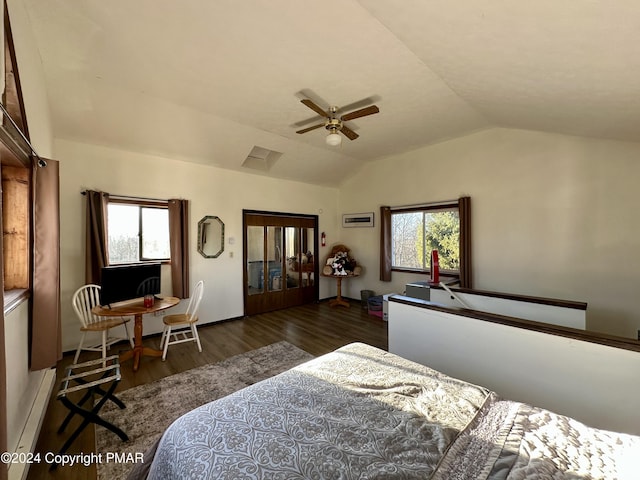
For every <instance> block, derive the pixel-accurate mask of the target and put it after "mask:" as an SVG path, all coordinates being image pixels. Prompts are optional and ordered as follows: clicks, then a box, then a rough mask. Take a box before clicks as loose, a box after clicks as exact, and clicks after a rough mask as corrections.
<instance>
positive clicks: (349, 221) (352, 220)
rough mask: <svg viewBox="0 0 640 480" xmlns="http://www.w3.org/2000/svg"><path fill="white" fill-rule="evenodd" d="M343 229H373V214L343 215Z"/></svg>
mask: <svg viewBox="0 0 640 480" xmlns="http://www.w3.org/2000/svg"><path fill="white" fill-rule="evenodd" d="M342 226H343V227H373V212H368V213H345V214H344V215H342Z"/></svg>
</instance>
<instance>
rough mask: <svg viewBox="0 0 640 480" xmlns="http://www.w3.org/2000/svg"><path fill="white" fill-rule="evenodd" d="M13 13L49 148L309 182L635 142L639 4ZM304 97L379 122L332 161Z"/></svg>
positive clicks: (228, 6)
mask: <svg viewBox="0 0 640 480" xmlns="http://www.w3.org/2000/svg"><path fill="white" fill-rule="evenodd" d="M25 5H26V9H27V12H28V15H29V18H30V21H31V23H32V26H33V30H34V34H35V37H36V42H37V47H38V49H39V52H40V55H41V59H42V64H43V68H44V72H45V81H46V85H47V89H48V95H49V98H50V102H51V110H52V116H53V128H54V134H55V136H56V138H61V139H70V140H74V141H79V142H85V143H93V144H100V145H106V146H111V147H115V148H120V149H125V150H131V151H135V152H141V153H147V154H153V155H158V156H163V157H169V158H175V159H180V160H185V161H192V162H197V163H202V164H209V165H215V166H220V167H223V168H230V169H237V170H241V171H250V172H254V173H260V174H265V175H272V176H275V177H280V178H289V179H294V180H300V181H303V182H308V183H315V184H323V185H336V184H338V183H339V182H340V180H341V179H342V178H345V177H346V176H349V175H350V174H351V173H353V172H354V171H355V170H357V169H359V168H362V167H363V166H365V165H366V162H369V161H371V160H374V159H377V158H381V157H383V156H388V155H393V154H396V153H400V152H403V151H407V150H411V149H415V148H418V147H420V146H423V145H427V144H432V143H436V142H439V141H443V140H447V139H451V138H455V137H458V136H463V135H467V134H469V133H470V132H474V131H477V130H481V129H486V128H491V127H495V126H500V127H508V128H522V129H531V130H540V131H547V132H557V133H563V134H570V135H582V136H591V137H599V138H609V139H619V140H627V141H634V142H637V141H640V2H638V1H637V0H618V1H616V2H611V1H607V0H563V1H559V0H536V1H532V2H524V1H514V0H455V1H443V0H430V1H425V0H402V1H392V0H360V1H355V0H342V1H340V2H328V1H325V2H319V1H311V0H247V1H238V0H181V1H175V0H135V1H130V0H109V1H104V0H83V1H77V0H47V1H42V0H25ZM302 98H310V99H312V100H313V101H314V102H315V103H317V104H318V105H320V106H322V107H329V106H333V105H335V106H338V107H345V106H347V107H348V108H347V109H345V111H346V110H349V109H356V108H359V107H362V106H366V105H368V104H370V103H375V104H376V105H378V107H379V108H380V113H378V114H376V115H370V116H367V117H363V118H359V119H356V120H352V121H350V122H349V124H348V125H349V127H350V128H351V129H352V130H354V131H355V132H357V133H358V134H359V135H360V137H359V138H358V139H357V140H354V141H350V140H348V139H346V138H344V141H343V142H342V145H341V146H339V147H330V146H327V145H326V144H325V141H324V137H325V136H326V132H325V130H324V129H322V128H320V129H317V130H313V131H311V132H308V133H306V134H304V135H299V134H296V133H295V132H296V130H300V129H302V128H305V127H307V126H311V125H314V123H317V122H318V121H320V117H319V116H317V115H316V114H315V113H314V112H313V111H312V110H310V109H308V108H307V107H305V106H304V105H303V104H302V103H301V102H300V100H301V99H302ZM256 146H257V147H261V148H263V149H268V150H272V151H274V152H278V154H274V156H272V157H271V161H269V162H264V163H261V162H257V164H255V163H254V164H253V165H252V168H249V167H247V166H243V162H244V161H245V159H246V158H247V156H248V155H249V154H250V152H251V151H252V149H253V148H254V147H256ZM255 151H256V150H254V152H255ZM257 151H260V150H259V149H258V150H257ZM279 154H281V155H279ZM256 166H257V168H258V169H255V168H256Z"/></svg>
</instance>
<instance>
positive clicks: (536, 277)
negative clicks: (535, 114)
mask: <svg viewBox="0 0 640 480" xmlns="http://www.w3.org/2000/svg"><path fill="white" fill-rule="evenodd" d="M639 159H640V144H634V143H625V142H615V141H604V140H594V139H586V138H580V137H571V136H563V135H554V134H546V133H539V132H531V131H523V130H508V129H499V128H498V129H491V130H486V131H482V132H478V133H475V134H472V135H469V136H467V137H464V138H459V139H455V140H451V141H448V142H444V143H440V144H437V145H432V146H429V147H426V148H422V149H419V150H415V151H411V152H407V153H405V154H402V155H397V156H394V157H391V158H387V159H383V160H379V161H376V162H372V163H371V164H370V165H369V166H367V167H366V168H364V169H363V170H362V171H361V172H360V173H359V174H358V175H356V176H354V177H353V178H350V179H349V180H348V181H347V182H346V183H345V184H344V185H343V186H341V188H340V200H339V214H342V213H351V212H367V211H374V212H375V213H376V226H375V228H345V229H341V231H340V232H339V236H340V238H339V240H341V241H343V242H344V243H346V244H347V245H348V246H350V247H351V248H352V249H353V254H354V256H355V257H356V258H357V259H358V260H360V261H361V262H362V264H363V265H364V266H365V268H366V272H365V275H363V276H362V277H360V278H358V279H354V280H353V281H350V282H347V285H346V287H345V292H346V294H347V295H348V296H350V297H353V298H358V297H359V291H360V290H361V289H371V290H375V291H377V292H378V293H388V292H402V291H403V290H404V285H405V284H406V283H409V282H412V281H417V280H427V278H425V277H420V276H418V275H410V274H398V273H395V272H394V273H393V281H392V282H391V283H384V282H380V281H379V280H378V278H379V273H378V269H379V260H378V251H379V235H380V231H379V218H378V217H379V207H380V206H381V205H391V206H398V205H407V204H415V203H422V202H433V201H442V200H451V199H456V198H459V197H460V196H463V195H469V196H471V210H472V226H471V230H472V255H473V276H474V287H475V288H478V289H483V290H493V291H499V292H505V293H518V294H523V295H533V296H543V297H551V298H560V299H566V300H575V301H582V302H587V303H588V307H587V329H589V330H595V331H601V332H608V333H611V334H614V335H621V336H627V337H632V338H636V335H637V330H638V329H640V310H639V309H638V305H637V303H636V299H637V295H638V291H640V273H639V272H640V269H639V266H640V222H638V221H637V219H638V213H637V212H638V211H640V196H639V195H638V188H637V182H638V179H640V161H639Z"/></svg>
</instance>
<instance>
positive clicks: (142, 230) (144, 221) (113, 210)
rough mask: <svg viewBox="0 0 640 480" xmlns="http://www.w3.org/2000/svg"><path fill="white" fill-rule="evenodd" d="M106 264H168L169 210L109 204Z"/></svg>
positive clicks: (119, 203) (135, 205)
mask: <svg viewBox="0 0 640 480" xmlns="http://www.w3.org/2000/svg"><path fill="white" fill-rule="evenodd" d="M107 216H108V221H107V224H108V226H107V231H108V244H109V264H110V265H114V264H123V263H137V262H144V261H158V260H169V258H170V256H171V254H170V249H169V210H168V207H167V206H166V205H165V206H162V205H144V204H138V203H132V202H126V203H124V202H123V203H121V202H114V201H110V202H109V206H108V214H107Z"/></svg>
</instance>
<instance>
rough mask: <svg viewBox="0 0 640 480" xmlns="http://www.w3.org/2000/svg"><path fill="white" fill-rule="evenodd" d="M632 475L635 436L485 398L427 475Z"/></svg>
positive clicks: (638, 458) (575, 479) (639, 441)
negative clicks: (484, 401) (483, 403)
mask: <svg viewBox="0 0 640 480" xmlns="http://www.w3.org/2000/svg"><path fill="white" fill-rule="evenodd" d="M525 478H526V479H530V480H543V479H544V480H547V479H549V480H551V479H553V480H585V479H602V480H613V479H616V480H637V479H638V478H640V437H637V436H632V435H626V434H622V433H616V432H609V431H605V430H599V429H595V428H590V427H587V426H586V425H584V424H582V423H580V422H578V421H576V420H574V419H572V418H569V417H566V416H563V415H558V414H555V413H553V412H550V411H548V410H544V409H541V408H537V407H532V406H531V405H526V404H523V403H519V402H511V401H504V400H495V399H492V401H490V402H487V404H486V405H485V407H484V408H483V409H482V411H481V412H479V414H478V416H477V418H476V419H475V420H474V422H473V423H472V424H471V425H470V426H469V428H468V429H466V430H465V431H464V432H462V433H461V434H460V435H459V436H458V438H457V439H456V440H455V442H454V443H453V445H452V446H451V448H450V449H449V451H448V452H447V454H446V456H445V458H444V459H443V460H442V461H441V464H440V466H439V467H438V471H437V473H436V474H434V475H433V477H432V478H431V480H462V479H464V480H466V479H477V480H505V479H514V480H515V479H525Z"/></svg>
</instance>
